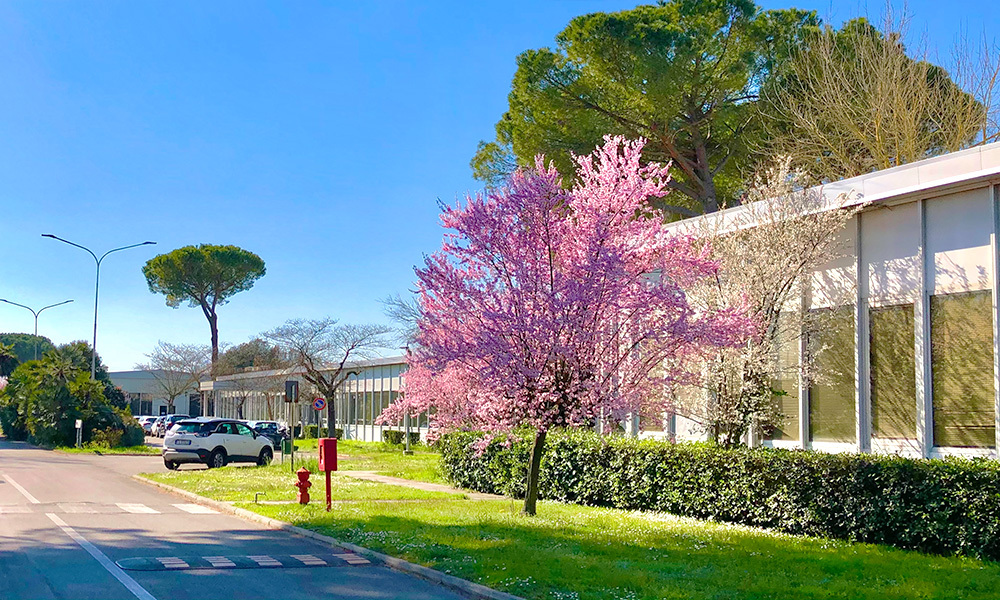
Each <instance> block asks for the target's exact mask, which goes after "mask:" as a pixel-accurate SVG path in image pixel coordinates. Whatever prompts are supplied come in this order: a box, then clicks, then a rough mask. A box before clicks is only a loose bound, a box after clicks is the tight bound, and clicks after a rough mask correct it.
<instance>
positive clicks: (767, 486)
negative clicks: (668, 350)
mask: <svg viewBox="0 0 1000 600" xmlns="http://www.w3.org/2000/svg"><path fill="white" fill-rule="evenodd" d="M481 438H482V434H474V433H456V434H450V435H448V436H445V438H444V439H443V440H442V442H441V451H442V468H443V471H444V474H445V477H447V478H448V480H449V481H451V482H452V483H454V484H456V485H458V486H460V487H464V488H469V489H474V490H478V491H482V492H490V493H500V494H508V495H513V496H515V497H523V495H524V488H525V479H526V476H527V464H528V455H529V452H530V448H531V440H530V438H528V437H526V436H515V438H514V439H513V440H512V441H511V443H509V444H505V441H504V440H494V441H493V442H491V443H490V444H489V445H488V446H487V447H486V449H485V450H484V451H483V452H481V453H480V452H477V450H476V448H475V447H474V446H473V444H474V443H475V442H476V441H478V440H480V439H481ZM539 487H540V497H542V498H546V499H550V500H559V501H563V502H573V503H577V504H584V505H589V506H606V507H613V508H621V509H626V510H654V511H665V512H670V513H674V514H678V515H686V516H690V517H696V518H699V519H709V520H716V521H725V522H730V523H740V524H744V525H752V526H758V527H768V528H773V529H777V530H779V531H783V532H786V533H792V534H801V535H814V536H823V537H830V538H839V539H845V540H849V541H855V542H867V543H875V544H889V545H893V546H897V547H899V548H905V549H913V550H920V551H924V552H933V553H938V554H963V555H967V556H973V557H977V558H986V559H991V560H1000V464H998V463H997V462H995V461H992V460H987V459H976V460H967V459H960V458H949V459H944V460H923V459H908V458H901V457H897V456H878V455H871V454H860V455H859V454H823V453H819V452H811V451H803V450H772V449H736V450H724V449H720V448H718V447H714V446H710V445H706V444H669V443H666V442H657V441H652V440H637V439H633V438H626V437H610V438H607V437H601V436H598V435H596V434H594V433H592V432H584V431H573V432H552V433H551V434H550V435H549V437H548V443H547V444H546V451H545V455H544V457H543V459H542V469H541V475H540V478H539Z"/></svg>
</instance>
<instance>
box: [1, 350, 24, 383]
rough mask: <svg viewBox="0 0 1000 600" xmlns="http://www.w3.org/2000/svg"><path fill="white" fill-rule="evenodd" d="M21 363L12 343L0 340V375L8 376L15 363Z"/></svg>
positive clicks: (15, 365)
mask: <svg viewBox="0 0 1000 600" xmlns="http://www.w3.org/2000/svg"><path fill="white" fill-rule="evenodd" d="M19 364H21V361H20V359H19V358H18V356H17V353H15V352H14V345H13V344H4V343H3V342H0V377H9V376H10V374H11V373H13V372H14V369H16V368H17V365H19Z"/></svg>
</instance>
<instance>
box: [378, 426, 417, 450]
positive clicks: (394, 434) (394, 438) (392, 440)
mask: <svg viewBox="0 0 1000 600" xmlns="http://www.w3.org/2000/svg"><path fill="white" fill-rule="evenodd" d="M404 434H405V432H403V431H396V430H394V429H383V430H382V441H383V442H385V443H386V444H395V445H397V446H402V445H403V439H404V438H403V436H404ZM419 443H420V434H419V433H417V432H410V445H411V446H415V445H416V444H419Z"/></svg>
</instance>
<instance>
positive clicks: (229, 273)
mask: <svg viewBox="0 0 1000 600" xmlns="http://www.w3.org/2000/svg"><path fill="white" fill-rule="evenodd" d="M264 273H266V269H265V268H264V261H263V260H261V258H260V257H259V256H257V255H256V254H254V253H253V252H249V251H247V250H244V249H242V248H238V247H236V246H216V245H212V244H201V245H199V246H184V247H183V248H178V249H176V250H174V251H172V252H168V253H167V254H160V255H159V256H156V257H154V258H151V259H150V260H149V261H147V262H146V265H145V266H144V267H143V268H142V274H143V275H145V276H146V283H147V284H148V285H149V291H151V292H153V293H156V294H163V295H164V296H166V298H167V306H170V307H172V308H177V307H178V306H180V305H181V304H182V303H183V302H187V303H188V304H189V305H190V306H198V307H206V306H211V307H213V308H214V307H215V306H217V305H220V304H225V303H226V302H228V301H229V299H230V298H231V297H232V296H233V295H234V294H238V293H239V292H243V291H246V290H248V289H250V288H251V287H253V284H254V283H255V282H256V281H257V280H258V279H260V278H261V277H263V276H264Z"/></svg>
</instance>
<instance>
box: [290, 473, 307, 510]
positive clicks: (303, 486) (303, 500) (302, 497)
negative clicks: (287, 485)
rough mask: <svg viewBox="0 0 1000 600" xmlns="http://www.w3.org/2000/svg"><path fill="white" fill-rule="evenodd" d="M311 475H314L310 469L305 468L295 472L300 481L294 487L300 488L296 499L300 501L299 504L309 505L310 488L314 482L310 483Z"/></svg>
mask: <svg viewBox="0 0 1000 600" xmlns="http://www.w3.org/2000/svg"><path fill="white" fill-rule="evenodd" d="M311 474H312V473H310V472H309V469H307V468H305V467H302V468H301V469H299V470H298V471H296V472H295V475H296V476H297V477H298V478H299V480H298V481H296V482H295V483H293V484H292V485H294V486H295V487H297V488H299V492H298V494H297V495H296V497H295V499H296V500H298V501H299V504H309V488H311V487H312V482H311V481H309V476H310V475H311Z"/></svg>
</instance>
